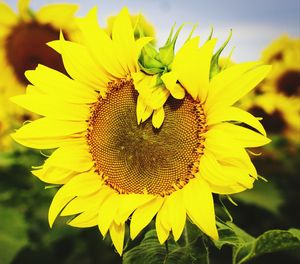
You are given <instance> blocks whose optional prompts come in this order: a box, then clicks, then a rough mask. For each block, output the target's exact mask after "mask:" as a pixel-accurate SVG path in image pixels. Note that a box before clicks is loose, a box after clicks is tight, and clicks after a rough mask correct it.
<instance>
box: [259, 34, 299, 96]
mask: <svg viewBox="0 0 300 264" xmlns="http://www.w3.org/2000/svg"><path fill="white" fill-rule="evenodd" d="M262 61H264V62H265V63H271V64H272V66H273V68H272V71H271V72H270V74H269V75H268V77H267V78H266V80H265V81H264V83H263V85H262V87H261V88H262V89H263V91H266V92H269V91H270V92H275V93H280V94H283V95H285V96H294V97H300V39H299V38H290V37H288V36H282V37H280V38H278V39H277V40H275V41H274V42H272V43H271V44H270V46H269V47H267V48H266V49H265V51H264V52H263V53H262Z"/></svg>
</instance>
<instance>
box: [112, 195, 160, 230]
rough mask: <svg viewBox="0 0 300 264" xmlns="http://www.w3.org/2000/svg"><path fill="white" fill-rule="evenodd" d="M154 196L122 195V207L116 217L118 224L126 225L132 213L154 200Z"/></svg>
mask: <svg viewBox="0 0 300 264" xmlns="http://www.w3.org/2000/svg"><path fill="white" fill-rule="evenodd" d="M154 198H155V196H153V195H145V194H122V195H120V206H119V210H118V212H117V214H116V217H115V222H116V223H117V224H120V223H124V222H125V221H126V220H127V219H128V217H129V216H130V215H131V214H132V212H133V211H134V210H135V209H137V208H138V207H140V206H142V205H144V204H145V203H147V202H149V201H150V200H152V199H154Z"/></svg>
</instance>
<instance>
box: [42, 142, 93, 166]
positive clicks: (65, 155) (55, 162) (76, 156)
mask: <svg viewBox="0 0 300 264" xmlns="http://www.w3.org/2000/svg"><path fill="white" fill-rule="evenodd" d="M93 165H94V161H93V159H92V156H91V154H90V152H89V147H88V146H87V144H67V145H65V146H62V147H60V148H58V149H56V150H55V151H54V152H53V153H52V154H51V156H50V157H49V158H48V159H47V161H46V162H45V167H51V166H53V167H59V168H64V169H67V170H72V171H77V172H84V171H87V170H90V169H91V168H92V167H93Z"/></svg>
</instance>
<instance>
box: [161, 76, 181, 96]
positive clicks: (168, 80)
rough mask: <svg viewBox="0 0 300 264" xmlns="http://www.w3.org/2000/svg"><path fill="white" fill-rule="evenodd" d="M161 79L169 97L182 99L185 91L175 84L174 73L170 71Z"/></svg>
mask: <svg viewBox="0 0 300 264" xmlns="http://www.w3.org/2000/svg"><path fill="white" fill-rule="evenodd" d="M161 79H162V80H163V82H164V84H165V85H166V88H167V89H168V90H169V91H170V93H171V95H172V96H173V97H174V98H176V99H183V98H184V96H185V91H184V89H183V88H182V87H181V85H179V84H178V83H177V78H176V74H174V72H172V71H170V72H167V73H165V74H163V75H162V76H161Z"/></svg>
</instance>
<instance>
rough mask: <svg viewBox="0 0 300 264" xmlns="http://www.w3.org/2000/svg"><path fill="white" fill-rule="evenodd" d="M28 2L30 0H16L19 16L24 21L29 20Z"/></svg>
mask: <svg viewBox="0 0 300 264" xmlns="http://www.w3.org/2000/svg"><path fill="white" fill-rule="evenodd" d="M29 4H30V0H18V11H19V15H20V17H21V18H22V19H23V20H24V21H30V19H31V18H30V15H29V12H28V11H29Z"/></svg>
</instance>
